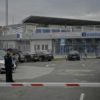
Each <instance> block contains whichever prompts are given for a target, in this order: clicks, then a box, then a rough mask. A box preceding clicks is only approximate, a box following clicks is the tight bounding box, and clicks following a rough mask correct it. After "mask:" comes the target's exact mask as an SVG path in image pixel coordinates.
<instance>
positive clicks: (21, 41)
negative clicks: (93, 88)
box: [0, 16, 100, 56]
mask: <svg viewBox="0 0 100 100" xmlns="http://www.w3.org/2000/svg"><path fill="white" fill-rule="evenodd" d="M0 43H1V44H2V45H1V47H0V48H1V49H2V48H3V49H7V48H16V49H18V50H20V51H24V52H26V51H29V52H35V51H42V50H47V51H50V52H52V53H54V54H57V55H65V54H67V53H68V52H69V51H70V50H73V49H74V50H77V51H79V52H80V53H81V54H83V53H84V52H87V53H88V55H96V56H99V55H100V22H98V21H86V20H70V19H62V18H61V19H58V18H48V17H36V16H35V17H34V16H32V17H29V18H27V19H25V20H24V21H23V23H22V24H16V25H9V26H8V27H7V30H6V31H3V33H2V36H1V37H0Z"/></svg>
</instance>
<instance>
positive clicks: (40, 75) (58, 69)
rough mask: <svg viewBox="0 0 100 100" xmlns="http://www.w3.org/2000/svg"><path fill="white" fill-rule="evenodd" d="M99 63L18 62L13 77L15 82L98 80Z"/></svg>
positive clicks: (2, 79)
mask: <svg viewBox="0 0 100 100" xmlns="http://www.w3.org/2000/svg"><path fill="white" fill-rule="evenodd" d="M99 64H100V60H99V59H88V60H81V61H67V62H66V61H65V60H63V61H51V62H28V63H20V64H19V65H18V68H17V69H16V70H15V72H14V73H13V77H14V80H15V81H16V82H100V78H99V75H100V69H99ZM0 81H1V82H2V81H5V74H0Z"/></svg>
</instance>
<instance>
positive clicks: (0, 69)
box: [0, 50, 17, 73]
mask: <svg viewBox="0 0 100 100" xmlns="http://www.w3.org/2000/svg"><path fill="white" fill-rule="evenodd" d="M5 55H6V52H5V50H0V73H4V72H5V66H4V56H5ZM13 64H14V66H13V70H15V69H16V67H17V60H14V58H13Z"/></svg>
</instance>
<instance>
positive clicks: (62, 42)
mask: <svg viewBox="0 0 100 100" xmlns="http://www.w3.org/2000/svg"><path fill="white" fill-rule="evenodd" d="M60 45H61V46H64V45H65V39H63V38H62V39H61V40H60Z"/></svg>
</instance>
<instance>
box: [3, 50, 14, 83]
mask: <svg viewBox="0 0 100 100" xmlns="http://www.w3.org/2000/svg"><path fill="white" fill-rule="evenodd" d="M4 61H5V70H6V82H14V80H13V77H12V71H13V62H12V53H11V51H10V50H9V49H8V50H7V54H6V55H5V56H4Z"/></svg>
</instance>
